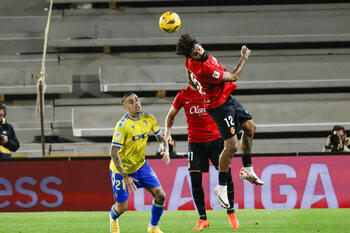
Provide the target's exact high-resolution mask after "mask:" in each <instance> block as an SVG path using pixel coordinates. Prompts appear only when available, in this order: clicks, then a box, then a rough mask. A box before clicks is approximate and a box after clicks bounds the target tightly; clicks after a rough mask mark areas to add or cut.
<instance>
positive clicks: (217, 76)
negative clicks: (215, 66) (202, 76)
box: [212, 71, 220, 78]
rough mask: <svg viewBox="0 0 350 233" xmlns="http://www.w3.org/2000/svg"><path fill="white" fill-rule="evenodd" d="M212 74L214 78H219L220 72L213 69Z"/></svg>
mask: <svg viewBox="0 0 350 233" xmlns="http://www.w3.org/2000/svg"><path fill="white" fill-rule="evenodd" d="M212 76H213V77H214V78H220V72H218V71H214V73H213V74H212Z"/></svg>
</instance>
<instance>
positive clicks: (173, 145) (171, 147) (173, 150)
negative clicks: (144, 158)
mask: <svg viewBox="0 0 350 233" xmlns="http://www.w3.org/2000/svg"><path fill="white" fill-rule="evenodd" d="M168 145H169V156H170V158H175V157H178V155H177V154H176V142H175V140H173V139H172V140H171V141H170V142H168ZM156 157H157V158H162V155H161V154H160V153H159V151H157V153H156Z"/></svg>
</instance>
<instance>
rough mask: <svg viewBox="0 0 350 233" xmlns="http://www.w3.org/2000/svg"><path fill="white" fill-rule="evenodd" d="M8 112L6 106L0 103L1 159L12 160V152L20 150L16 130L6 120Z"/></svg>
mask: <svg viewBox="0 0 350 233" xmlns="http://www.w3.org/2000/svg"><path fill="white" fill-rule="evenodd" d="M6 111H7V109H6V106H5V105H3V104H1V103H0V158H10V157H11V151H12V152H15V151H17V150H18V148H19V142H18V140H17V137H16V134H15V130H14V129H13V127H12V125H10V124H9V123H7V121H6V119H5V117H6Z"/></svg>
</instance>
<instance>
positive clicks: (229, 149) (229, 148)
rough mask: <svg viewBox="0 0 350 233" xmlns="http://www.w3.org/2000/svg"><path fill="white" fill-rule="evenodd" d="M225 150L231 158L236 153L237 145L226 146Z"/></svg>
mask: <svg viewBox="0 0 350 233" xmlns="http://www.w3.org/2000/svg"><path fill="white" fill-rule="evenodd" d="M225 150H227V152H228V153H229V154H231V155H232V156H233V155H234V154H235V153H236V152H237V151H238V144H237V143H232V144H228V145H226V147H225Z"/></svg>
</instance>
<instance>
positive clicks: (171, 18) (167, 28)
mask: <svg viewBox="0 0 350 233" xmlns="http://www.w3.org/2000/svg"><path fill="white" fill-rule="evenodd" d="M159 27H160V29H162V31H164V32H168V33H173V32H176V31H178V30H179V29H180V27H181V19H180V16H179V15H178V14H176V13H175V12H172V11H167V12H165V13H164V14H162V16H160V18H159Z"/></svg>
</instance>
